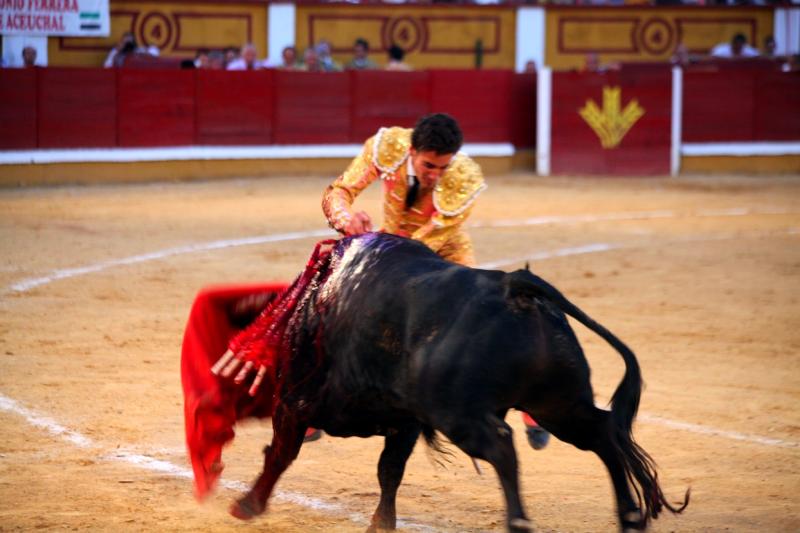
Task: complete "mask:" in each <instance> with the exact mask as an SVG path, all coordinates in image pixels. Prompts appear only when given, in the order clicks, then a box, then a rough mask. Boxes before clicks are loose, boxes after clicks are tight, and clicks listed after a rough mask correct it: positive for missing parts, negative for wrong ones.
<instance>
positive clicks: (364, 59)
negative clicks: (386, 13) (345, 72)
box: [346, 37, 378, 70]
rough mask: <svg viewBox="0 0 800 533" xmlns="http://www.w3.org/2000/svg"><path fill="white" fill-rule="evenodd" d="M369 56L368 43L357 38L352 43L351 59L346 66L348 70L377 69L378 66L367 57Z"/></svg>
mask: <svg viewBox="0 0 800 533" xmlns="http://www.w3.org/2000/svg"><path fill="white" fill-rule="evenodd" d="M368 56H369V42H368V41H367V40H366V39H364V38H362V37H359V38H358V39H356V42H355V43H353V59H352V60H350V62H349V63H348V64H347V67H346V68H347V69H349V70H364V69H370V68H378V66H377V65H376V64H375V63H374V62H373V61H372V60H371V59H370V58H369V57H368Z"/></svg>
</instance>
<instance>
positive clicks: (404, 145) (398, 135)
mask: <svg viewBox="0 0 800 533" xmlns="http://www.w3.org/2000/svg"><path fill="white" fill-rule="evenodd" d="M373 139H374V141H373V145H372V161H373V163H375V166H376V167H378V170H380V171H381V174H386V175H390V174H394V173H395V172H396V171H397V169H399V168H400V165H402V164H403V163H404V162H405V160H406V158H407V157H408V150H409V148H411V130H410V129H408V128H397V127H394V128H381V129H380V130H378V133H377V134H375V137H374V138H373ZM386 177H388V176H386Z"/></svg>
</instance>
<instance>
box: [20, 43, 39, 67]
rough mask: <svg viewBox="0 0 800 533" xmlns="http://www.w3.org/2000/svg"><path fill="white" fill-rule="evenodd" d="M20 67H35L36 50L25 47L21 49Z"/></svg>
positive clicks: (31, 47)
mask: <svg viewBox="0 0 800 533" xmlns="http://www.w3.org/2000/svg"><path fill="white" fill-rule="evenodd" d="M22 65H23V66H24V67H25V68H28V67H35V66H36V48H34V47H33V46H26V47H25V48H23V49H22Z"/></svg>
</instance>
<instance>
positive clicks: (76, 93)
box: [38, 68, 117, 148]
mask: <svg viewBox="0 0 800 533" xmlns="http://www.w3.org/2000/svg"><path fill="white" fill-rule="evenodd" d="M116 80H117V78H116V72H115V71H113V70H99V69H84V68H46V69H41V70H40V71H39V84H38V89H39V90H38V100H39V116H38V135H39V148H69V147H74V146H80V147H84V148H95V147H109V146H116V144H117V88H116V83H117V81H116Z"/></svg>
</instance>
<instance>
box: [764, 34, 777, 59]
mask: <svg viewBox="0 0 800 533" xmlns="http://www.w3.org/2000/svg"><path fill="white" fill-rule="evenodd" d="M761 55H762V56H764V57H775V37H773V36H772V35H767V36H766V37H764V47H763V48H762V49H761Z"/></svg>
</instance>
